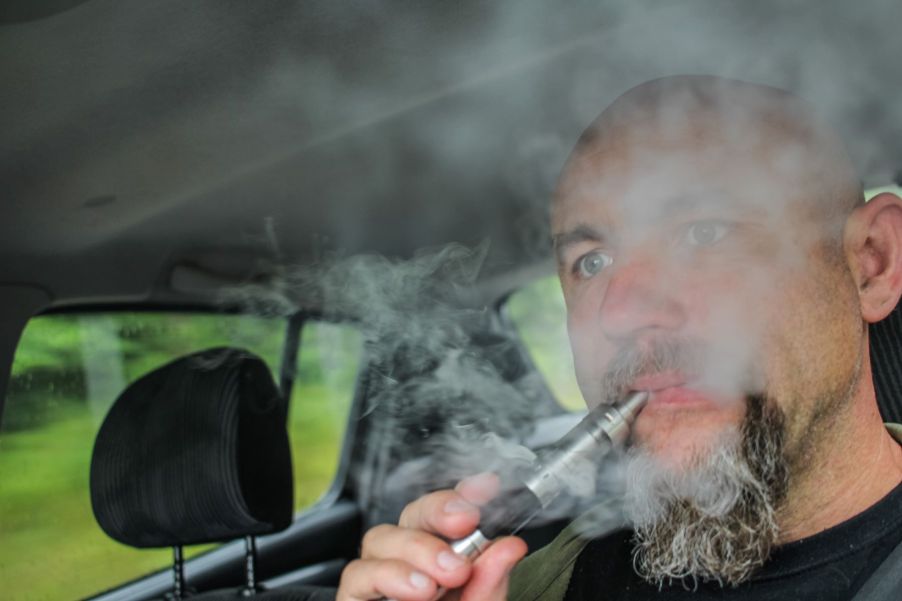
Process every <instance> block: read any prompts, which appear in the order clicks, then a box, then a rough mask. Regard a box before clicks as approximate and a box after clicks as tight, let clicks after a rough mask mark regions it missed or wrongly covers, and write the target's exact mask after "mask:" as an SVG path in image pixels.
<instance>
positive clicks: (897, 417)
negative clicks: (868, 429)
mask: <svg viewBox="0 0 902 601" xmlns="http://www.w3.org/2000/svg"><path fill="white" fill-rule="evenodd" d="M900 307H902V304H900V305H897V306H896V308H895V309H893V312H892V313H890V314H889V316H888V317H887V318H886V319H884V320H883V321H880V322H878V323H875V324H873V325H871V328H870V340H871V366H872V368H873V371H874V387H875V388H876V390H877V404H878V405H879V406H880V413H881V415H882V416H883V420H884V421H888V422H896V423H900V422H902V309H900Z"/></svg>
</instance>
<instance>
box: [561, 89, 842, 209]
mask: <svg viewBox="0 0 902 601" xmlns="http://www.w3.org/2000/svg"><path fill="white" fill-rule="evenodd" d="M715 82H717V80H715ZM680 83H682V84H685V82H680ZM690 83H696V84H697V82H692V81H690ZM650 87H651V89H644V88H643V87H641V86H640V88H638V89H636V90H634V91H631V92H628V93H627V94H626V95H624V96H623V97H621V98H620V99H618V100H617V101H616V102H615V103H614V104H613V105H611V107H609V108H608V109H607V110H606V111H605V112H604V113H602V115H601V116H600V117H599V118H598V119H597V120H596V121H595V122H594V123H593V124H592V125H591V126H590V127H589V129H587V130H586V132H585V133H584V134H583V136H582V137H581V139H580V141H579V142H578V144H577V146H576V148H575V149H574V151H573V153H572V155H571V157H570V159H569V160H568V162H567V164H566V166H565V169H564V171H563V173H562V176H561V179H560V181H559V185H558V189H557V191H556V194H555V202H554V218H555V220H556V221H560V220H561V219H562V218H565V217H567V216H570V215H572V214H573V213H574V212H576V213H583V212H585V211H596V212H599V211H607V212H610V211H618V212H619V213H620V214H621V217H623V218H626V219H631V218H634V219H639V218H642V217H643V216H649V217H653V216H657V214H658V213H659V212H660V211H664V210H668V208H669V207H671V206H672V205H673V202H674V199H677V200H679V202H690V203H691V202H693V201H698V202H712V203H720V204H721V205H722V206H725V205H734V206H735V207H745V208H753V209H756V210H764V211H768V212H770V213H772V214H774V216H777V217H784V216H785V214H786V213H787V212H788V211H793V210H794V209H796V208H798V207H799V206H800V205H801V204H803V203H806V202H816V201H817V200H818V199H819V197H820V196H825V198H823V199H822V200H823V202H825V203H828V202H831V201H832V199H833V198H834V197H836V196H839V195H843V194H850V193H854V191H853V190H854V188H855V187H856V186H857V179H856V178H855V174H854V170H853V169H852V167H851V164H850V162H849V161H848V159H847V158H846V156H845V152H844V149H843V148H842V144H841V142H840V141H839V140H838V138H836V137H835V136H834V135H832V133H831V132H829V131H828V130H825V129H824V128H822V127H819V126H818V124H816V123H815V122H814V120H813V118H812V117H811V115H810V111H808V108H807V106H806V105H804V104H803V103H802V102H801V101H799V100H798V99H795V98H793V97H791V96H789V95H788V94H785V93H783V92H780V91H778V90H773V89H771V88H763V87H760V86H753V85H751V84H740V83H737V82H729V85H725V86H722V85H720V84H719V82H717V83H712V82H711V81H708V80H706V81H705V83H704V85H701V86H699V85H676V86H672V85H671V86H670V87H667V86H665V87H664V88H663V89H661V86H654V85H652V86H650ZM826 197H830V198H826Z"/></svg>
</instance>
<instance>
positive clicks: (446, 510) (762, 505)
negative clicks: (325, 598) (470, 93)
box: [338, 77, 902, 601]
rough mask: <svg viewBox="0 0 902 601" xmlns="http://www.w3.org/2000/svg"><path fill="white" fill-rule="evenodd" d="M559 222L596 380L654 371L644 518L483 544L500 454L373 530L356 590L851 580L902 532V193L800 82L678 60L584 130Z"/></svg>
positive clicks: (710, 588)
mask: <svg viewBox="0 0 902 601" xmlns="http://www.w3.org/2000/svg"><path fill="white" fill-rule="evenodd" d="M552 233H553V239H554V248H555V254H556V256H557V260H558V265H559V275H560V280H561V285H562V288H563V291H564V297H565V300H566V304H567V311H568V330H569V333H570V339H571V346H572V349H573V355H574V360H575V364H576V371H577V379H578V381H579V383H580V388H581V390H582V392H583V395H584V397H585V398H586V401H587V403H589V405H596V404H598V403H601V402H607V401H609V400H610V399H613V398H617V397H618V396H620V395H622V394H624V393H625V392H627V391H628V390H648V391H650V392H651V396H650V400H649V402H648V405H647V406H646V407H645V408H644V409H643V411H642V412H641V413H640V414H639V417H638V419H637V420H636V423H635V425H634V429H633V433H632V440H631V443H630V450H629V452H628V459H627V461H628V465H627V468H626V473H627V486H626V495H627V501H628V502H627V503H626V510H627V513H628V515H629V517H630V518H631V522H632V529H631V530H630V531H623V532H615V533H613V534H609V535H605V536H600V537H595V533H593V532H591V524H590V523H589V522H588V521H587V519H586V518H584V519H581V520H577V522H576V523H575V524H574V525H573V526H572V527H571V528H568V529H567V530H566V531H565V532H564V533H563V534H562V535H561V537H559V538H558V539H557V540H556V541H555V542H554V543H552V544H551V545H550V546H549V547H547V548H546V549H543V550H541V551H539V552H538V553H536V554H534V555H532V556H531V557H530V558H529V559H527V560H526V561H524V562H522V564H521V565H520V566H518V567H517V569H516V570H514V575H513V578H511V576H510V574H511V571H512V570H513V569H514V566H515V565H516V564H517V563H518V562H520V560H521V559H522V557H523V556H524V555H525V553H526V548H525V545H524V543H523V542H522V541H521V540H519V539H517V538H515V537H508V538H504V539H501V540H498V541H496V542H495V543H494V544H493V545H492V546H491V547H490V548H489V549H488V551H487V552H486V553H485V554H483V555H482V556H481V557H480V558H479V559H478V560H477V561H476V562H475V563H474V564H473V565H470V564H468V563H466V562H464V561H463V560H461V559H460V558H459V557H456V556H455V555H454V554H453V553H451V552H450V548H449V547H448V544H447V543H446V542H445V540H444V539H454V538H459V537H461V536H464V535H466V534H467V533H469V532H470V531H471V530H472V529H473V528H474V527H475V526H476V524H477V522H478V519H479V510H478V506H479V505H480V504H482V503H484V502H485V501H486V500H487V499H488V498H491V496H492V495H493V494H495V491H494V490H493V488H494V487H495V486H497V483H496V481H495V480H494V479H493V477H492V476H491V475H481V476H477V477H475V478H472V479H470V480H466V481H464V482H462V483H461V484H460V485H459V486H458V487H457V489H456V490H454V491H440V492H437V493H433V494H430V495H427V496H425V497H423V498H421V499H419V500H417V501H415V502H413V503H411V504H410V505H408V506H407V508H406V509H405V510H404V512H403V514H402V516H401V519H400V524H399V526H388V525H385V526H379V527H376V528H374V529H372V530H370V531H369V532H368V533H367V535H366V536H365V538H364V541H363V545H362V553H361V559H360V560H359V561H357V562H354V563H352V564H351V565H349V566H348V568H347V569H346V571H345V573H344V574H343V577H342V583H341V586H340V588H339V593H338V598H339V599H340V600H342V601H345V600H354V599H375V598H379V597H382V596H385V597H391V598H396V599H418V600H419V599H423V600H425V599H431V598H434V596H435V595H436V593H437V591H438V589H439V587H443V588H445V589H448V590H451V591H453V592H452V593H448V594H446V595H445V596H444V597H443V598H447V599H457V598H460V599H463V600H464V601H486V600H501V599H506V598H507V595H508V591H509V587H510V598H511V599H515V600H519V599H549V600H550V599H568V600H582V599H627V598H629V599H645V598H667V599H682V598H687V599H713V598H717V599H721V598H729V599H819V600H820V599H849V598H851V597H852V595H853V594H854V592H855V591H856V590H857V589H858V588H859V587H860V586H861V585H862V583H863V582H864V581H865V580H866V579H867V578H868V576H869V575H870V574H871V572H872V571H873V570H874V569H875V568H876V566H877V565H879V563H880V562H881V561H882V560H883V559H884V558H885V557H886V556H888V555H889V553H890V552H891V551H892V549H893V548H894V547H895V546H896V545H898V544H899V543H900V542H902V486H900V482H902V447H900V445H899V442H897V440H896V439H894V438H893V435H891V433H890V432H889V431H888V430H887V428H886V427H885V426H884V424H883V423H882V422H881V419H880V415H879V412H878V409H877V403H876V398H875V393H874V388H873V384H872V380H871V366H870V357H869V354H868V330H867V325H868V324H869V323H874V322H876V321H879V320H881V319H883V318H884V317H885V316H887V315H888V314H889V313H890V312H891V311H892V309H893V308H894V307H895V306H896V304H897V302H898V301H899V297H900V294H902V201H900V199H899V198H898V197H896V196H894V195H892V194H881V195H879V196H877V197H875V198H873V199H872V200H871V201H870V202H868V203H867V204H865V203H864V199H863V196H862V190H861V187H860V184H859V182H858V180H857V178H856V176H855V173H854V169H853V168H852V166H851V164H850V161H849V159H848V158H847V157H846V154H845V152H844V150H843V147H842V145H841V143H840V142H839V140H838V139H837V138H836V136H835V135H834V134H833V133H832V132H831V131H829V130H828V129H826V128H825V127H823V126H822V125H821V124H819V123H818V122H816V120H815V119H814V117H813V116H812V111H811V110H810V109H809V107H807V106H806V105H805V104H804V103H802V102H801V101H800V100H798V99H796V98H794V97H792V96H790V95H788V94H786V93H784V92H782V91H779V90H776V89H773V88H768V87H764V86H757V85H752V84H747V83H742V82H736V81H731V80H722V79H717V78H711V77H676V78H667V79H662V80H656V81H652V82H649V83H646V84H643V85H641V86H639V87H637V88H634V89H633V90H630V91H629V92H627V93H626V94H624V95H623V96H622V97H621V98H619V99H618V100H617V101H615V102H614V104H612V105H611V106H610V107H608V109H606V110H605V111H604V112H603V113H602V114H601V116H600V117H599V118H598V119H597V120H596V121H595V122H594V123H593V124H592V125H591V126H590V127H589V129H588V130H587V131H586V132H585V133H584V134H583V136H582V137H581V139H580V140H579V142H578V143H577V145H576V148H575V149H574V151H573V153H572V155H571V157H570V159H569V160H568V163H567V165H566V166H565V169H564V171H563V174H562V176H561V179H560V182H559V185H558V189H557V191H556V194H555V198H554V203H553V207H552ZM894 432H895V436H896V437H898V439H900V440H902V431H899V430H895V431H894ZM593 537H595V538H593Z"/></svg>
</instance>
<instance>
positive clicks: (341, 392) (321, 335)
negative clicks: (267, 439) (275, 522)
mask: <svg viewBox="0 0 902 601" xmlns="http://www.w3.org/2000/svg"><path fill="white" fill-rule="evenodd" d="M362 350H363V338H362V336H361V334H360V332H359V331H358V330H356V329H355V328H353V327H351V326H348V325H342V324H334V323H327V322H317V321H308V322H306V323H305V324H304V328H303V330H302V331H301V349H300V354H299V355H298V361H297V372H296V374H295V381H294V387H293V388H292V392H291V405H290V408H289V413H288V424H289V430H288V432H289V434H290V435H291V450H292V457H291V463H292V466H293V467H294V502H295V507H296V508H297V509H304V508H306V507H309V506H311V505H312V504H313V503H315V502H316V501H317V500H318V499H320V497H322V496H323V494H324V493H325V492H326V491H327V490H328V489H329V486H330V485H331V483H332V481H333V480H334V478H335V474H336V472H337V471H338V465H339V461H340V460H341V449H342V447H343V439H344V434H345V429H346V427H347V422H348V414H349V412H350V409H351V404H352V402H353V400H354V392H355V389H356V384H357V374H358V371H359V369H360V361H361V352H362Z"/></svg>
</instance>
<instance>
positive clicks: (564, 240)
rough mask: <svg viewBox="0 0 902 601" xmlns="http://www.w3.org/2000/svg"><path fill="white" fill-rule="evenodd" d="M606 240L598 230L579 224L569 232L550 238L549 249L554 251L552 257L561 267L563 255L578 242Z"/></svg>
mask: <svg viewBox="0 0 902 601" xmlns="http://www.w3.org/2000/svg"><path fill="white" fill-rule="evenodd" d="M606 238H607V236H605V234H604V233H602V232H601V231H600V230H598V229H596V228H594V227H592V226H590V225H588V224H585V223H580V224H579V225H577V226H576V227H574V228H573V229H571V230H567V231H566V232H561V233H559V234H554V235H553V236H551V247H552V249H554V256H555V258H556V259H557V262H558V264H559V265H563V264H564V253H565V252H566V250H567V248H569V247H571V246H573V245H574V244H579V243H580V242H604V241H605V239H606Z"/></svg>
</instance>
